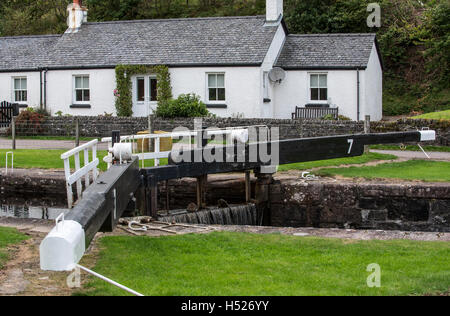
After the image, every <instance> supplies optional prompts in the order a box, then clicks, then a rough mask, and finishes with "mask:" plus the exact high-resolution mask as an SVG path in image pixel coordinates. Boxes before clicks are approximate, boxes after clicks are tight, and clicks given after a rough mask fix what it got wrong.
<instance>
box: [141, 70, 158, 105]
mask: <svg viewBox="0 0 450 316" xmlns="http://www.w3.org/2000/svg"><path fill="white" fill-rule="evenodd" d="M147 79H148V84H146V80H147ZM146 86H147V87H148V89H146ZM146 100H148V101H150V102H156V101H158V79H157V78H156V77H154V76H147V77H137V78H136V101H137V102H145V101H146Z"/></svg>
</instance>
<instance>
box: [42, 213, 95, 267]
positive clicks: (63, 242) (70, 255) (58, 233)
mask: <svg viewBox="0 0 450 316" xmlns="http://www.w3.org/2000/svg"><path fill="white" fill-rule="evenodd" d="M61 219H62V220H61ZM60 220H61V221H60ZM39 250H40V257H41V258H40V259H41V270H44V271H72V270H73V269H75V267H76V265H77V264H78V262H80V260H81V258H82V257H83V255H84V252H85V251H86V241H85V234H84V230H83V228H82V227H81V225H80V224H79V223H77V222H75V221H65V220H64V214H61V215H60V216H59V217H58V218H57V219H56V227H55V228H53V230H52V231H51V232H50V233H49V234H48V235H47V237H45V239H44V240H43V241H42V243H41V245H40V247H39Z"/></svg>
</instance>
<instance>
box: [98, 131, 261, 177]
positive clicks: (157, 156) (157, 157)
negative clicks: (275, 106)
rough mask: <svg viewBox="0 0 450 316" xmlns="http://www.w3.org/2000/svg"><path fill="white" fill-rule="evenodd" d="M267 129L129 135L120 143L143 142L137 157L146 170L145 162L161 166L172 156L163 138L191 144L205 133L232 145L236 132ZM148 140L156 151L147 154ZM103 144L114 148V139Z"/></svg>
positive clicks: (105, 140)
mask: <svg viewBox="0 0 450 316" xmlns="http://www.w3.org/2000/svg"><path fill="white" fill-rule="evenodd" d="M251 127H253V128H267V129H268V127H267V125H257V126H243V127H230V128H222V129H215V130H208V129H206V130H198V131H186V132H174V133H165V134H144V135H127V136H121V137H120V142H133V143H134V142H135V141H136V140H142V152H141V153H136V154H135V156H137V157H139V160H141V161H142V168H145V160H154V161H155V167H157V166H160V164H161V159H167V158H169V156H170V153H171V151H164V152H161V151H160V150H161V139H163V138H171V139H178V138H180V137H189V139H190V143H191V142H192V138H194V137H196V136H198V133H199V132H205V133H206V134H207V136H208V137H210V136H217V135H223V136H226V137H227V143H231V142H232V141H233V137H234V135H235V133H236V131H240V130H246V129H248V128H251ZM146 139H148V140H149V141H150V140H153V139H154V140H155V151H154V152H149V153H145V152H143V151H144V150H143V149H144V141H143V140H146ZM101 142H104V143H108V148H110V147H112V137H105V138H102V139H101ZM133 152H134V145H133ZM109 156H110V159H108V169H109V168H110V167H111V163H110V162H109V161H111V160H112V157H111V154H109Z"/></svg>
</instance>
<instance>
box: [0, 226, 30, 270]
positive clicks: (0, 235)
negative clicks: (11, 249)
mask: <svg viewBox="0 0 450 316" xmlns="http://www.w3.org/2000/svg"><path fill="white" fill-rule="evenodd" d="M26 239H28V237H27V236H25V235H23V234H21V233H19V232H18V231H17V230H16V229H14V228H7V227H0V270H1V269H3V265H4V264H5V263H6V261H7V260H8V253H7V251H6V249H7V247H8V246H10V245H13V244H17V243H19V242H21V241H24V240H26Z"/></svg>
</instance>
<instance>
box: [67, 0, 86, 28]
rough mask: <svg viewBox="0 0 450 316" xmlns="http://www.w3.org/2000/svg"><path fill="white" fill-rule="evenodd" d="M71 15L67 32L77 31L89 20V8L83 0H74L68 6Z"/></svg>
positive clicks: (68, 19)
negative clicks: (84, 4)
mask: <svg viewBox="0 0 450 316" xmlns="http://www.w3.org/2000/svg"><path fill="white" fill-rule="evenodd" d="M67 11H68V12H69V16H68V17H67V26H68V27H69V28H68V30H67V33H76V32H77V31H78V29H79V28H80V27H81V25H82V24H83V23H85V22H87V11H88V10H87V8H86V7H84V6H83V1H82V0H73V3H71V4H69V5H68V6H67Z"/></svg>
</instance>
